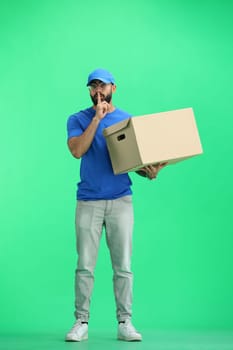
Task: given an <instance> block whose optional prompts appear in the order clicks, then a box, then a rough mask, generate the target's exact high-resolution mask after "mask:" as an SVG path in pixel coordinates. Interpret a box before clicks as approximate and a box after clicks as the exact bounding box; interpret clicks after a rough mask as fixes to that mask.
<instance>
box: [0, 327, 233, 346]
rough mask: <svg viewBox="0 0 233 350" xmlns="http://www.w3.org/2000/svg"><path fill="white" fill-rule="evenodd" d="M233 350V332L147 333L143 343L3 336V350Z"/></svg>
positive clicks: (98, 337) (104, 336)
mask: <svg viewBox="0 0 233 350" xmlns="http://www.w3.org/2000/svg"><path fill="white" fill-rule="evenodd" d="M29 349H30V350H37V349H38V350H42V349H43V350H46V349H56V350H61V349H62V350H63V349H65V350H74V349H80V350H100V349H101V350H105V349H108V350H121V349H127V350H128V349H140V350H233V330H232V331H187V332H186V331H184V332H182V331H158V330H155V331H153V330H144V331H143V341H142V342H132V343H127V342H122V341H117V340H116V338H115V333H114V332H113V331H104V330H103V329H102V330H91V329H90V330H89V340H87V341H84V342H81V343H66V342H64V340H63V334H61V333H54V334H43V333H40V334H39V333H38V334H28V335H26V334H19V335H13V334H3V335H0V350H29Z"/></svg>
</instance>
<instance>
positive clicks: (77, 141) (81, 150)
mask: <svg viewBox="0 0 233 350" xmlns="http://www.w3.org/2000/svg"><path fill="white" fill-rule="evenodd" d="M99 122H100V119H99V118H98V117H97V116H96V115H95V116H94V118H93V119H92V121H91V123H90V124H89V126H88V127H87V129H86V130H85V131H84V133H83V134H82V135H80V136H74V137H71V138H70V139H69V140H68V147H69V150H70V152H71V153H72V155H73V156H74V157H75V158H81V157H82V156H83V155H84V154H85V153H86V152H87V151H88V149H89V147H90V146H91V144H92V141H93V139H94V136H95V133H96V129H97V128H98V125H99Z"/></svg>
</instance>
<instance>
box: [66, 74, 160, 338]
mask: <svg viewBox="0 0 233 350" xmlns="http://www.w3.org/2000/svg"><path fill="white" fill-rule="evenodd" d="M87 86H88V87H89V92H90V97H91V100H92V102H93V106H92V107H90V108H87V109H85V110H82V111H80V112H78V113H76V114H73V115H72V116H70V117H69V119H68V123H67V129H68V147H69V150H70V152H71V153H72V155H73V156H74V157H75V158H82V160H81V168H80V178H81V180H80V182H79V183H78V189H77V209H76V237H77V252H78V264H77V269H76V274H75V317H76V322H75V324H74V326H73V327H72V329H71V330H70V331H69V333H68V334H67V335H66V341H82V340H85V339H87V338H88V320H89V309H90V298H91V293H92V289H93V282H94V269H95V265H96V259H97V253H98V248H99V243H100V238H101V234H102V231H103V228H105V232H106V239H107V245H108V248H109V250H110V256H111V262H112V268H113V272H114V276H113V284H114V294H115V301H116V317H117V320H118V335H117V337H118V339H120V340H125V341H141V340H142V336H141V334H140V333H139V332H138V331H137V330H136V329H135V328H134V326H133V325H132V323H131V316H132V311H131V307H132V272H131V266H130V265H131V253H132V231H133V207H132V198H131V197H132V191H131V184H132V183H131V180H130V178H129V176H128V174H121V175H114V173H113V170H112V166H111V161H110V157H109V154H108V150H107V146H106V142H105V139H104V137H103V129H104V128H106V127H108V126H110V125H112V124H115V123H117V122H119V121H121V120H124V119H126V118H129V117H130V115H129V114H128V113H126V112H124V111H122V110H120V109H118V108H116V107H115V106H114V105H113V103H112V94H113V93H115V91H116V85H115V80H114V78H113V76H112V74H111V73H110V72H108V71H106V70H105V69H96V70H94V71H93V72H92V73H90V74H89V76H88V81H87ZM163 166H164V164H162V165H158V166H148V167H144V168H143V169H141V170H140V171H139V172H138V173H139V174H140V175H143V176H146V177H148V178H149V179H153V178H155V177H156V175H157V173H158V171H159V170H160V169H161V168H162V167H163Z"/></svg>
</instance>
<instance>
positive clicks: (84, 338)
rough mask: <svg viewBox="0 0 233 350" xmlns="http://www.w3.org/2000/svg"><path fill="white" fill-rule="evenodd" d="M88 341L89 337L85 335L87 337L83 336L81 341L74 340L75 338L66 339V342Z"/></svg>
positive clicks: (78, 340)
mask: <svg viewBox="0 0 233 350" xmlns="http://www.w3.org/2000/svg"><path fill="white" fill-rule="evenodd" d="M87 339H88V335H85V336H83V337H82V338H79V339H74V338H69V337H67V338H66V339H65V341H66V342H80V341H83V340H87Z"/></svg>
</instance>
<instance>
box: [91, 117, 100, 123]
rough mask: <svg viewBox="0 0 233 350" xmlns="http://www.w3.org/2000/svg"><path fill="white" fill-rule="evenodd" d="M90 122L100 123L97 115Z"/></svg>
mask: <svg viewBox="0 0 233 350" xmlns="http://www.w3.org/2000/svg"><path fill="white" fill-rule="evenodd" d="M92 120H94V122H95V123H99V122H100V118H98V116H97V115H95V116H94V117H93V119H92Z"/></svg>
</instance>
